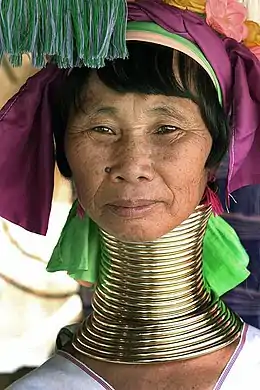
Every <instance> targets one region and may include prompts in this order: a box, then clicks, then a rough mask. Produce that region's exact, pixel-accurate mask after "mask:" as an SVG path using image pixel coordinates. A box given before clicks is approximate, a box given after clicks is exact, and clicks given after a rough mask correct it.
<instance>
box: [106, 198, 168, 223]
mask: <svg viewBox="0 0 260 390" xmlns="http://www.w3.org/2000/svg"><path fill="white" fill-rule="evenodd" d="M159 203H160V202H158V201H155V200H150V199H134V200H133V199H131V200H123V199H121V200H117V201H115V202H113V203H112V204H109V205H108V208H109V210H110V211H111V212H112V213H113V214H115V215H117V216H120V217H124V218H130V219H131V218H141V217H144V216H146V215H147V214H148V213H150V212H151V210H152V209H153V208H154V207H156V206H157V205H158V204H159Z"/></svg>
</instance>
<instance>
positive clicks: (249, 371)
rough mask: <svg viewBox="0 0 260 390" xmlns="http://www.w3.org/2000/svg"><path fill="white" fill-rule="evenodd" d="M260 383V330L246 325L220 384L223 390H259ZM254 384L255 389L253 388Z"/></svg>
mask: <svg viewBox="0 0 260 390" xmlns="http://www.w3.org/2000/svg"><path fill="white" fill-rule="evenodd" d="M259 381H260V329H256V328H254V327H253V326H250V325H244V330H243V333H242V336H241V340H240V343H239V345H238V347H237V349H236V351H235V353H234V355H233V356H232V358H231V360H230V362H229V363H228V365H227V367H226V368H225V370H224V372H223V373H222V375H221V377H220V380H219V382H218V385H219V387H216V389H220V385H221V390H229V389H236V390H244V389H247V388H248V386H249V388H250V389H252V390H253V389H258V388H259ZM251 384H254V387H251Z"/></svg>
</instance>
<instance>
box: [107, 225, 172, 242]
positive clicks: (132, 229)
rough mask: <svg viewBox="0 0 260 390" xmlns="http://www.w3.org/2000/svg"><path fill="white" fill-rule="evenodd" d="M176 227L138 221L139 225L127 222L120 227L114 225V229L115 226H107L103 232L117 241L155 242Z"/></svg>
mask: <svg viewBox="0 0 260 390" xmlns="http://www.w3.org/2000/svg"><path fill="white" fill-rule="evenodd" d="M176 226H177V225H176ZM176 226H173V227H169V226H158V225H157V224H156V223H155V222H154V223H151V222H149V223H148V221H146V223H143V221H140V222H139V223H138V222H137V221H135V222H134V223H132V222H131V221H129V220H128V221H126V223H124V224H122V225H116V228H115V225H114V226H109V227H108V226H107V227H106V228H104V230H105V231H106V232H107V233H109V234H111V235H112V236H113V237H115V238H116V239H117V240H120V241H124V242H137V243H141V242H147V241H155V240H157V239H158V238H160V237H162V236H164V235H165V234H167V233H169V232H170V231H171V230H172V229H173V228H174V227H176Z"/></svg>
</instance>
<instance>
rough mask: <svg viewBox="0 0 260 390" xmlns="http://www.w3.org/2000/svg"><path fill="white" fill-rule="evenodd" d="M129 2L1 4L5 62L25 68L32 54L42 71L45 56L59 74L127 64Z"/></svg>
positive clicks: (8, 0)
mask: <svg viewBox="0 0 260 390" xmlns="http://www.w3.org/2000/svg"><path fill="white" fill-rule="evenodd" d="M126 24H127V6H126V0H0V60H1V58H2V56H3V55H4V54H8V55H9V57H10V62H11V63H12V65H13V66H20V65H21V63H22V54H24V53H31V55H32V60H33V65H34V66H36V67H43V66H44V65H45V62H46V55H49V56H53V60H54V62H55V63H56V64H57V65H58V67H60V68H72V67H75V66H88V67H92V68H99V67H102V66H104V63H105V60H106V59H108V60H113V59H116V58H126V57H127V48H126V41H125V33H126Z"/></svg>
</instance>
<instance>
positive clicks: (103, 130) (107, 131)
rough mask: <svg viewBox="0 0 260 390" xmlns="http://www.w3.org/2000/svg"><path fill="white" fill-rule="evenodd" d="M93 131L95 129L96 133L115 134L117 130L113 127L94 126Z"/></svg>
mask: <svg viewBox="0 0 260 390" xmlns="http://www.w3.org/2000/svg"><path fill="white" fill-rule="evenodd" d="M91 131H94V132H95V133H100V134H109V135H110V134H111V135H115V132H114V131H113V130H112V129H110V128H109V127H105V126H97V127H93V128H92V129H91Z"/></svg>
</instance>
